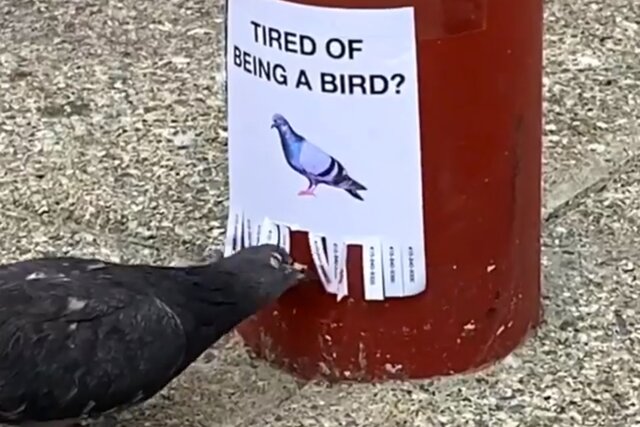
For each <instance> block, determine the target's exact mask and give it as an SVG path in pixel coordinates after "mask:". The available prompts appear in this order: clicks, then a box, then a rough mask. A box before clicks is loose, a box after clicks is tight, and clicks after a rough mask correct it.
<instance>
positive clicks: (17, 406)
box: [0, 259, 185, 423]
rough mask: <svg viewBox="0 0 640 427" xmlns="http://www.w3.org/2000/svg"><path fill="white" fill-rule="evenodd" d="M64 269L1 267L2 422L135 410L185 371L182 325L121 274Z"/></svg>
mask: <svg viewBox="0 0 640 427" xmlns="http://www.w3.org/2000/svg"><path fill="white" fill-rule="evenodd" d="M96 262H99V261H96ZM63 264H64V265H63ZM63 264H61V261H59V260H58V261H56V260H53V261H49V260H39V261H25V262H22V263H17V264H13V265H10V266H5V267H0V423H2V422H5V423H19V422H23V421H44V420H49V419H68V418H77V417H79V416H85V415H89V416H91V415H95V414H99V413H102V412H106V411H108V410H110V409H113V408H118V407H122V406H127V405H130V404H135V403H138V402H139V401H142V400H145V399H146V398H148V397H149V396H151V395H153V394H155V393H156V392H157V391H158V390H160V389H161V388H162V387H163V386H164V385H166V383H167V382H169V381H170V380H171V379H172V378H173V376H174V375H175V374H176V373H177V372H179V371H180V370H181V369H183V358H184V349H185V335H184V332H183V330H182V326H181V323H180V320H179V319H178V318H177V317H176V315H175V314H173V312H171V311H170V310H169V309H168V308H167V307H166V306H165V305H164V304H163V303H162V302H160V301H159V300H157V299H156V298H155V297H153V296H150V295H147V294H145V293H144V292H140V290H139V288H138V290H133V289H131V288H129V287H127V286H126V282H127V280H128V278H127V277H126V276H127V273H126V270H120V272H117V271H115V272H111V270H110V267H109V266H106V267H105V266H104V265H102V267H104V268H102V267H100V266H99V265H97V264H96V269H95V270H93V269H92V265H91V264H90V261H78V260H73V259H71V260H68V262H66V263H63Z"/></svg>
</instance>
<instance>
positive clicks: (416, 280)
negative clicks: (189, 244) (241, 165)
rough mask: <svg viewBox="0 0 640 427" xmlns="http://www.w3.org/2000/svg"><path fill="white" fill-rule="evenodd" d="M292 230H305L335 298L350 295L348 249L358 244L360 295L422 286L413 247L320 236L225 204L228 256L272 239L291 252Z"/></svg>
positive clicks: (405, 292) (407, 292)
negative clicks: (361, 288)
mask: <svg viewBox="0 0 640 427" xmlns="http://www.w3.org/2000/svg"><path fill="white" fill-rule="evenodd" d="M291 231H305V232H307V234H308V241H309V248H310V250H311V256H312V259H313V263H314V265H315V267H316V270H317V272H318V277H319V279H320V281H321V282H322V285H323V287H324V289H325V291H326V292H327V293H329V294H332V295H335V296H336V300H337V301H338V302H339V301H341V300H342V299H343V298H344V297H346V296H348V295H349V284H348V279H347V277H348V275H347V253H348V251H347V248H348V246H349V245H354V244H357V245H361V246H362V272H363V279H364V280H363V282H364V298H365V300H368V301H382V300H385V299H387V298H403V297H410V296H414V295H417V294H419V293H421V292H423V291H424V290H425V288H426V274H424V273H422V274H421V273H420V272H421V271H424V270H423V268H421V267H420V266H419V265H417V264H416V259H415V256H414V248H413V247H412V246H402V245H397V244H394V243H389V242H384V241H382V240H381V239H379V238H373V237H372V238H368V239H366V240H364V241H362V240H361V241H359V242H351V241H349V240H348V239H347V240H339V239H335V238H332V237H331V236H322V235H319V234H316V233H311V232H308V231H307V230H302V229H298V228H297V227H292V226H290V225H286V224H281V223H276V222H274V221H272V220H271V219H269V218H262V219H257V220H256V219H253V218H250V217H249V216H246V215H245V213H244V212H242V211H241V210H237V209H234V208H230V209H229V220H228V222H227V232H226V237H225V245H224V253H225V256H229V255H231V254H233V253H235V252H237V251H239V250H240V249H243V248H246V247H250V246H256V245H261V244H274V245H278V246H280V247H282V248H283V249H285V250H286V251H290V246H291V237H290V233H291Z"/></svg>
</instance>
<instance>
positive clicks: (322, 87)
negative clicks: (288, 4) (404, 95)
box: [233, 21, 405, 95]
mask: <svg viewBox="0 0 640 427" xmlns="http://www.w3.org/2000/svg"><path fill="white" fill-rule="evenodd" d="M248 30H250V31H252V33H253V41H254V42H255V43H256V44H258V45H260V46H266V47H268V48H270V49H274V50H278V51H280V52H284V53H287V54H292V55H301V56H315V55H320V54H322V55H326V57H327V58H330V59H332V60H335V61H357V60H358V53H360V52H363V51H364V49H365V42H364V40H362V39H341V38H339V37H330V38H328V39H327V40H325V41H323V42H322V43H320V42H318V41H317V40H316V39H315V38H314V37H312V36H311V35H307V34H300V33H295V32H291V31H285V30H281V29H279V28H274V27H268V26H265V25H262V24H260V23H258V22H255V21H251V22H249V26H248ZM233 65H234V66H236V67H237V68H239V69H241V70H243V71H245V72H246V73H248V74H251V75H253V76H255V77H258V78H260V79H263V80H266V81H270V82H273V83H275V84H277V85H280V86H292V87H294V88H295V89H299V88H303V89H307V90H309V91H320V92H322V93H328V94H340V95H384V94H387V93H395V94H400V93H401V91H402V86H403V84H404V82H405V77H404V75H403V74H401V73H395V74H392V75H390V76H387V75H384V74H347V73H332V72H328V71H321V72H318V73H317V75H315V76H314V75H313V73H310V72H308V71H307V70H304V69H300V70H297V72H292V74H289V72H288V70H287V68H286V67H285V65H284V64H282V63H281V62H275V61H271V60H268V59H264V58H261V57H260V56H257V55H255V54H254V53H251V52H250V51H249V50H246V49H243V48H241V47H239V46H237V45H234V46H233ZM309 74H312V75H311V76H309ZM293 76H295V78H291V77H293Z"/></svg>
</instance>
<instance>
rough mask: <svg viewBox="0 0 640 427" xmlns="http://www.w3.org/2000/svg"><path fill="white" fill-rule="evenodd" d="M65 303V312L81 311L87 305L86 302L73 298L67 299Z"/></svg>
mask: <svg viewBox="0 0 640 427" xmlns="http://www.w3.org/2000/svg"><path fill="white" fill-rule="evenodd" d="M67 303H68V304H67V311H78V310H82V309H83V308H84V307H85V306H86V305H87V301H85V300H81V299H78V298H75V297H69V299H68V300H67Z"/></svg>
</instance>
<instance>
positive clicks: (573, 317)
mask: <svg viewBox="0 0 640 427" xmlns="http://www.w3.org/2000/svg"><path fill="white" fill-rule="evenodd" d="M219 3H220V2H219V1H218V0H207V1H203V0H192V1H188V2H187V1H172V2H160V3H158V2H155V3H152V2H137V1H134V0H121V1H118V2H116V1H100V0H82V1H80V0H49V1H47V2H25V1H21V0H4V1H3V2H1V3H0V152H1V153H2V156H1V157H0V209H1V211H2V213H3V215H2V219H1V220H0V235H2V236H3V239H2V240H1V241H0V260H1V261H9V260H15V259H19V258H23V257H27V256H34V255H42V254H46V253H55V254H81V255H95V256H100V257H104V258H108V259H113V260H118V261H145V262H185V261H198V260H199V258H200V257H202V256H204V255H205V254H206V253H207V251H208V249H209V247H210V245H211V244H212V242H214V241H217V242H219V239H220V237H221V235H222V233H223V228H222V224H223V222H224V219H225V215H226V188H225V185H226V184H225V181H226V176H225V174H226V164H225V153H226V147H225V136H226V135H225V128H224V126H225V124H224V111H223V109H222V107H223V100H222V99H221V98H220V96H219V87H218V84H219V83H220V81H219V78H217V76H218V75H217V74H216V73H215V72H214V71H213V70H219V69H220V68H219V67H220V58H221V52H220V44H219V40H220V28H221V26H220V24H221V19H220V16H219V15H217V14H216V10H217V8H218V7H219ZM546 30H547V36H546V82H545V84H546V100H547V103H546V111H547V115H546V132H545V134H546V135H545V138H546V140H545V149H546V152H545V165H544V168H545V230H544V260H543V262H544V286H545V310H546V314H545V316H546V317H545V321H544V323H543V325H542V326H541V328H540V330H539V332H538V334H537V336H536V337H534V338H533V339H531V340H530V341H528V342H527V344H526V345H525V346H523V347H522V348H521V349H519V350H518V351H517V352H516V353H514V354H513V355H512V356H510V357H509V358H508V359H507V360H505V361H504V363H502V364H500V365H498V366H496V367H494V368H492V369H490V370H488V371H485V372H482V373H479V374H475V375H472V376H464V377H455V378H447V379H442V380H437V381H425V382H414V383H389V384H384V385H375V386H374V385H353V384H350V385H338V386H333V387H327V386H325V385H323V384H306V385H304V384H299V383H297V382H296V380H295V379H293V378H291V377H289V376H288V375H285V374H282V373H280V372H278V371H276V370H273V369H271V368H270V367H268V366H266V365H265V364H263V363H262V362H260V361H255V360H252V359H251V358H250V357H249V356H248V355H246V353H245V352H244V351H243V350H242V348H241V346H240V345H239V341H238V340H237V338H234V337H232V338H231V339H229V340H226V341H225V342H224V343H220V345H218V346H216V348H214V349H212V350H210V352H209V353H207V354H206V355H205V356H204V357H203V358H202V360H201V361H199V362H198V363H197V364H196V365H194V366H193V367H192V368H190V369H189V370H188V371H187V372H186V373H185V374H184V375H182V376H181V377H180V378H179V379H178V380H177V381H175V382H174V383H173V384H172V385H171V386H170V387H169V388H168V389H167V390H166V391H165V392H164V393H162V394H161V395H160V396H159V397H157V398H156V399H154V400H153V401H152V402H150V403H149V404H147V405H145V406H143V407H142V408H140V409H138V410H136V411H134V412H133V413H130V414H125V416H123V417H122V421H121V425H126V426H150V427H151V426H153V427H155V426H158V427H159V426H189V427H191V426H193V427H196V426H225V427H232V426H273V427H285V426H291V427H294V426H295V427H297V426H301V427H302V426H304V427H311V426H314V427H315V426H318V427H320V426H322V427H329V426H381V427H383V426H384V427H392V426H447V427H451V426H492V427H493V426H514V427H515V426H536V427H544V426H607V427H614V426H633V425H640V407H639V405H640V372H639V371H640V351H639V350H638V348H640V347H639V345H640V322H639V321H638V318H640V283H639V280H638V269H639V268H640V255H639V252H640V250H638V249H637V248H639V247H640V245H639V242H640V232H639V230H638V227H639V226H640V198H639V196H638V195H639V193H640V157H639V154H640V132H638V129H637V126H638V125H637V124H638V123H640V43H639V40H640V3H638V2H637V1H635V0H610V1H608V2H604V1H591V0H589V1H587V0H576V1H573V2H570V1H563V0H551V1H548V2H547V28H546Z"/></svg>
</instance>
